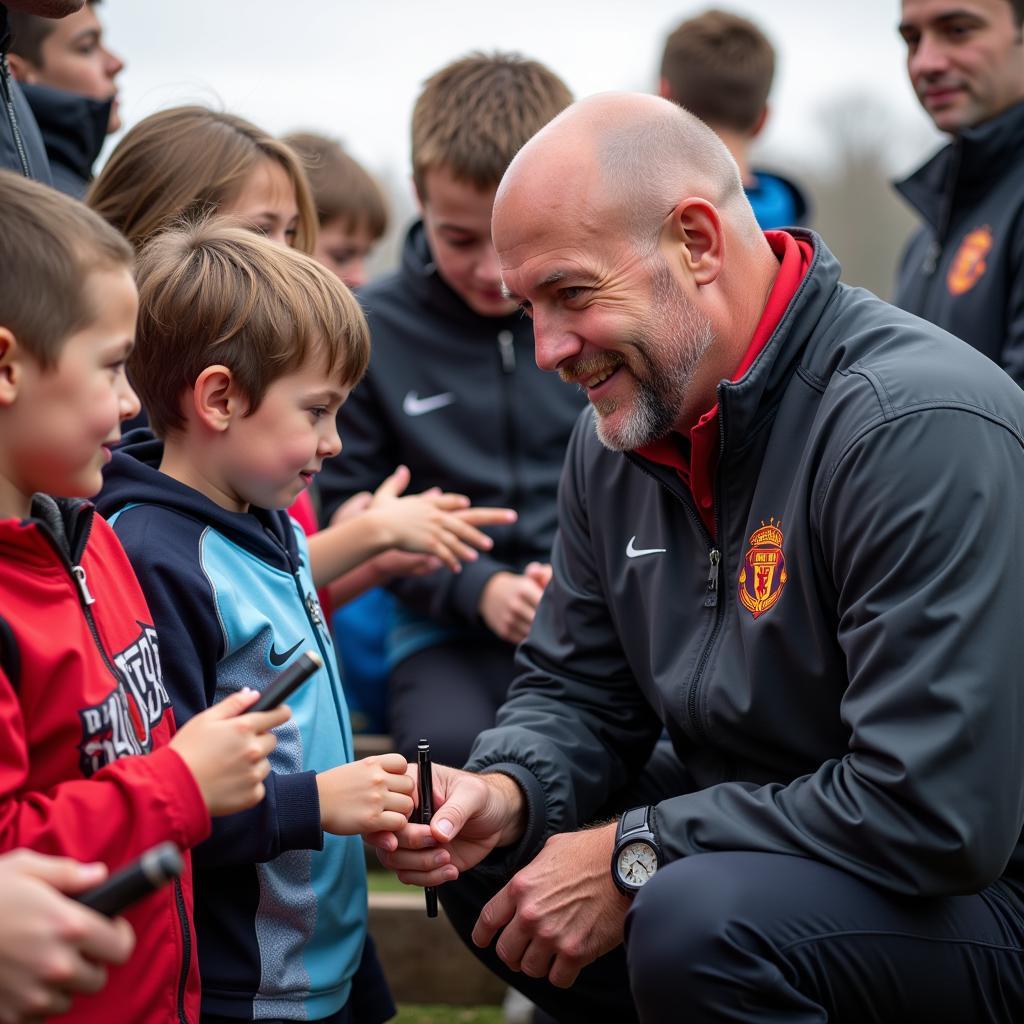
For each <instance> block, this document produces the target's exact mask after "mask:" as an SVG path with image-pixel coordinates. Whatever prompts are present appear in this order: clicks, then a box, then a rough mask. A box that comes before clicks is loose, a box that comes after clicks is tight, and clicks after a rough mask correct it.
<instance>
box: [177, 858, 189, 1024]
mask: <svg viewBox="0 0 1024 1024" xmlns="http://www.w3.org/2000/svg"><path fill="white" fill-rule="evenodd" d="M174 907H175V910H177V912H178V924H179V925H181V973H180V974H179V975H178V1024H188V1017H187V1016H186V1015H185V987H186V986H187V985H188V969H189V967H190V966H191V961H192V934H191V932H190V931H189V927H188V910H187V909H186V907H185V892H184V890H183V889H182V887H181V879H180V878H175V879H174Z"/></svg>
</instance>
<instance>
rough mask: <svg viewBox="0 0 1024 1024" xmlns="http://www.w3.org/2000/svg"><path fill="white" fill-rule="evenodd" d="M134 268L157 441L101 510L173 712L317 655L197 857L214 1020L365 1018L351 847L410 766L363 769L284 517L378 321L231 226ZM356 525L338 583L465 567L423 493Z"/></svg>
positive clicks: (340, 561)
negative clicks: (394, 550) (135, 587)
mask: <svg viewBox="0 0 1024 1024" xmlns="http://www.w3.org/2000/svg"><path fill="white" fill-rule="evenodd" d="M138 277H139V292H140V312H139V326H138V345H137V348H136V350H135V351H134V352H133V353H132V356H131V359H130V361H129V369H130V371H131V374H132V380H133V382H134V383H135V385H136V387H137V388H138V390H139V394H140V396H141V398H142V400H143V402H144V403H145V406H146V408H147V410H148V411H149V416H150V423H151V425H152V428H153V431H154V433H155V434H156V435H157V438H159V440H157V439H147V440H144V441H141V442H139V443H137V444H129V445H128V446H126V447H125V448H123V449H122V450H120V451H118V452H117V453H116V454H115V455H114V458H113V461H112V463H111V465H110V467H109V470H108V473H107V480H106V487H105V489H104V493H103V496H102V498H101V508H102V509H103V511H104V512H105V513H107V514H109V515H110V517H111V523H112V525H113V527H114V529H115V531H116V532H117V534H118V536H119V537H120V538H121V540H122V542H123V544H124V545H125V548H126V550H127V551H128V554H129V557H130V558H131V559H132V562H133V564H134V566H135V569H136V572H137V573H138V575H139V578H140V580H141V582H142V586H143V589H144V591H145V592H146V595H147V598H148V599H149V602H150V606H151V607H152V609H153V613H154V616H155V620H156V623H157V627H158V629H159V630H160V631H161V634H162V636H164V638H165V639H164V646H165V649H166V650H167V651H168V654H167V657H166V659H165V661H166V668H167V673H166V675H167V680H168V689H169V692H170V695H171V700H172V701H173V704H174V707H175V709H176V711H177V713H178V714H179V716H180V717H182V718H185V719H187V718H188V717H189V716H190V715H192V714H195V713H197V712H198V711H201V710H202V709H203V708H205V707H207V706H209V705H210V704H212V703H213V702H214V701H215V700H219V699H222V698H223V696H224V695H225V694H230V693H233V692H234V691H235V690H237V689H238V688H239V687H241V686H243V685H250V686H253V687H255V688H256V689H258V690H263V689H265V688H266V686H267V685H268V684H269V683H270V682H271V681H272V680H273V679H274V678H275V676H276V675H277V674H278V672H279V671H280V670H281V668H282V667H283V666H285V665H287V664H289V663H291V662H292V661H293V660H294V659H295V658H296V657H297V656H299V654H300V653H301V652H302V651H303V650H305V649H307V648H313V649H314V650H318V651H319V653H320V656H321V657H322V659H323V667H322V668H321V669H320V670H319V672H317V673H316V674H315V675H314V676H313V678H312V679H311V680H310V681H309V682H308V683H307V684H305V685H304V686H303V687H302V688H301V689H300V690H299V691H297V692H296V694H295V695H294V696H293V697H292V698H290V700H289V704H290V706H291V708H292V711H293V715H294V717H293V719H292V721H291V723H290V724H289V725H288V726H287V727H286V728H285V729H283V730H281V731H280V733H279V745H278V748H277V750H276V752H275V754H274V756H273V758H272V759H271V765H272V768H273V770H272V772H271V774H270V775H269V776H268V778H267V787H266V788H267V795H266V798H265V799H264V800H263V802H262V803H261V804H260V805H259V806H258V807H256V808H254V809H253V810H251V811H249V812H247V813H245V814H239V815H234V816H232V817H231V818H226V819H224V820H223V821H222V822H218V823H217V826H216V827H215V829H214V833H213V836H212V838H211V839H210V840H209V841H208V842H207V843H205V844H204V845H203V847H202V848H201V849H200V850H199V851H197V857H196V863H197V871H196V924H197V931H198V933H199V958H200V972H201V975H202V980H203V1016H204V1021H211V1022H213V1021H220V1020H237V1019H243V1020H253V1019H255V1020H261V1019H274V1020H323V1021H331V1022H334V1021H338V1022H342V1021H348V1020H351V1019H352V1017H351V1015H352V1012H353V1010H352V1006H353V1005H354V1003H355V1002H356V1001H358V1002H360V1003H361V1004H363V1011H362V1015H361V1016H360V1018H359V1019H360V1021H364V1020H365V1021H368V1022H370V1024H372V1022H375V1021H380V1020H384V1019H386V1018H387V1017H388V1016H389V1015H390V1013H391V1012H392V1007H391V1002H390V997H389V996H388V993H387V989H386V985H385V984H384V982H383V979H382V978H381V977H380V975H379V971H378V970H377V969H376V962H375V960H374V958H373V955H372V949H370V948H369V947H367V948H365V949H364V939H365V936H366V880H365V866H364V862H363V851H362V844H361V842H360V841H359V838H358V837H359V836H360V835H361V834H363V833H367V832H373V831H376V830H378V829H384V830H395V829H397V828H398V827H400V826H401V825H402V824H404V822H405V820H406V817H407V815H408V814H409V813H410V812H411V810H412V807H413V802H412V799H411V797H410V793H411V791H412V782H411V779H410V778H409V777H408V776H407V775H406V774H405V768H406V761H405V759H404V758H403V757H401V756H399V755H398V754H388V755H384V756H381V757H370V758H365V759H364V760H361V761H356V762H353V761H352V736H351V729H350V726H349V717H348V711H347V709H346V704H345V696H344V693H343V692H342V688H341V681H340V678H339V673H338V668H337V664H336V661H335V657H334V653H333V649H332V643H331V638H330V634H329V633H328V632H327V628H326V625H325V622H324V620H323V617H322V614H321V610H320V606H319V603H318V602H317V599H316V589H315V586H314V580H313V576H312V573H311V571H310V566H309V549H308V547H307V543H306V539H305V537H304V535H303V533H302V531H301V529H300V528H299V526H298V524H297V523H295V522H294V521H293V520H292V519H290V518H289V516H288V515H287V513H286V512H284V511H282V510H283V509H285V508H287V507H288V506H289V505H291V504H292V502H293V501H294V500H295V497H296V496H297V495H298V494H299V492H300V491H301V490H302V489H304V488H305V487H307V486H309V484H310V483H311V482H312V481H313V479H314V478H315V476H316V474H317V473H318V471H319V470H320V467H321V464H322V463H323V460H324V459H326V458H328V457H330V456H332V455H336V454H337V453H338V452H339V451H340V449H341V442H340V440H339V437H338V434H337V430H336V427H335V416H336V414H337V412H338V409H339V407H340V406H341V404H342V403H343V402H344V401H345V399H346V397H347V396H348V393H349V391H350V389H351V388H352V387H353V386H354V385H355V384H356V383H357V382H358V381H359V379H360V377H361V376H362V374H363V371H364V369H365V367H366V363H367V360H368V358H369V333H368V331H367V328H366V322H365V320H364V318H363V315H362V313H361V312H360V309H359V306H358V304H357V303H356V302H355V300H354V299H353V298H352V295H351V293H350V292H349V291H348V289H347V288H346V287H345V286H344V285H343V284H342V283H341V282H340V281H338V280H337V278H336V277H334V276H333V275H332V274H331V273H329V272H328V271H327V270H326V269H325V268H323V267H322V266H321V265H320V264H319V263H317V262H316V261H315V260H313V259H312V258H311V257H309V256H306V255H304V254H303V253H300V252H297V251H295V250H293V249H288V248H285V247H282V246H278V245H274V244H273V243H272V242H271V241H269V240H268V239H266V238H263V237H260V236H259V235H257V234H254V233H253V232H251V231H246V230H244V229H242V228H237V227H233V226H231V225H230V224H225V223H224V222H223V221H221V222H220V223H219V224H218V223H215V222H208V223H206V224H201V225H198V226H195V227H188V228H183V229H178V230H172V231H168V232H165V233H163V234H161V235H158V236H157V237H156V238H154V239H153V240H152V241H151V242H150V243H148V245H147V246H146V247H145V248H144V249H143V251H142V253H141V255H140V258H139V275H138ZM347 529H348V531H349V536H348V546H347V552H345V557H344V558H343V557H342V552H341V550H340V549H341V547H342V545H340V544H339V540H338V538H339V537H340V536H341V534H340V532H339V531H340V530H341V527H338V528H336V529H335V530H334V531H332V537H331V539H330V544H331V547H332V551H333V552H334V557H335V560H336V565H335V566H334V571H335V572H336V573H340V572H344V571H346V570H347V569H348V568H351V567H352V566H353V565H355V564H356V563H358V562H359V561H361V560H363V559H365V558H367V557H370V556H372V555H374V554H376V553H377V552H379V551H382V550H384V549H386V548H388V547H392V546H395V545H398V546H401V547H404V548H407V549H411V550H416V551H433V550H434V549H435V545H436V544H437V543H441V544H443V545H444V546H445V548H446V550H447V551H448V552H449V557H451V554H450V553H451V552H460V551H461V549H462V547H464V544H463V543H462V540H461V539H460V537H463V536H464V537H471V536H472V534H474V533H475V531H473V530H471V529H470V530H469V533H468V534H467V533H466V532H465V529H466V527H465V524H464V523H463V522H462V521H461V520H460V519H459V518H458V515H457V514H456V513H451V512H447V511H445V510H444V509H442V508H439V507H438V506H437V505H436V504H434V503H433V502H432V500H431V498H430V497H429V496H423V497H422V498H420V497H417V498H406V499H400V498H397V497H394V498H391V499H390V500H379V501H375V503H374V505H373V507H371V508H370V509H369V510H368V511H366V512H365V513H364V514H363V515H362V516H360V517H359V520H358V521H355V522H353V523H352V524H349V525H348V526H347ZM322 536H323V535H322V534H321V535H318V536H317V537H313V538H311V539H310V542H309V543H310V545H313V544H315V543H317V542H318V539H319V538H320V537H322ZM481 538H482V535H481ZM482 539H486V538H482ZM455 557H459V555H456V556H455ZM367 985H369V988H370V989H372V991H371V992H370V995H369V998H368V997H367V992H366V989H367ZM367 1003H369V1005H368V1006H367V1005H366V1004H367Z"/></svg>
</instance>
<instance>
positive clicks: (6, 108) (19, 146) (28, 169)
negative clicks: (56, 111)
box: [0, 4, 52, 185]
mask: <svg viewBox="0 0 1024 1024" xmlns="http://www.w3.org/2000/svg"><path fill="white" fill-rule="evenodd" d="M10 38H11V33H10V28H9V26H8V22H7V8H6V7H5V6H4V5H3V4H0V170H5V171H15V172H16V173H18V174H23V175H24V176H25V177H26V178H34V179H35V180H36V181H41V182H42V183H43V184H44V185H50V184H52V182H51V180H50V165H49V164H48V163H47V160H46V151H45V150H44V149H43V140H42V137H41V136H40V134H39V129H38V127H36V122H35V119H34V118H33V117H32V111H31V110H29V108H28V104H27V103H26V102H25V97H24V96H23V95H22V93H21V88H20V87H19V86H18V83H17V82H15V81H14V78H13V77H12V76H11V70H10V68H9V67H8V66H7V47H8V44H9V43H10Z"/></svg>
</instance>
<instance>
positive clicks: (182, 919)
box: [43, 520, 192, 1024]
mask: <svg viewBox="0 0 1024 1024" xmlns="http://www.w3.org/2000/svg"><path fill="white" fill-rule="evenodd" d="M91 529H92V521H91V520H90V522H89V526H88V527H87V528H86V531H85V535H84V537H82V538H81V542H80V543H76V544H75V548H74V554H75V555H76V557H80V555H81V553H82V552H84V551H85V545H86V543H87V542H88V539H89V533H90V531H91ZM43 534H44V536H46V537H47V539H49V540H50V545H51V547H52V548H53V549H54V551H56V552H57V555H58V556H59V557H60V559H61V561H62V562H63V563H64V566H65V568H66V569H67V570H68V572H69V573H70V575H71V578H72V579H73V580H74V581H75V588H76V589H77V590H78V598H79V602H80V603H81V605H82V614H83V615H84V616H85V621H86V623H88V626H89V632H90V633H91V634H92V639H93V643H94V644H95V645H96V649H97V650H98V651H99V653H100V657H101V658H102V659H103V664H104V665H106V667H107V670H108V671H109V672H110V674H111V675H112V676H113V677H114V679H115V680H116V681H117V685H118V686H121V685H122V684H123V680H122V679H121V676H120V674H119V673H118V671H117V669H116V668H115V667H114V663H113V662H112V661H111V660H110V655H109V654H107V650H106V648H105V647H104V646H103V641H102V640H101V639H100V632H99V628H98V627H97V625H96V619H95V618H94V616H93V614H92V607H91V606H92V605H94V604H95V603H96V598H95V597H93V595H92V592H91V591H90V590H89V580H88V578H87V577H86V573H85V569H84V568H83V567H82V566H81V565H79V564H78V563H77V562H72V560H71V558H70V557H69V556H68V555H67V554H66V553H65V552H64V551H62V550H61V548H60V545H59V544H57V543H56V541H55V540H53V539H52V538H50V535H49V531H48V530H44V531H43ZM174 901H175V908H176V910H177V914H178V924H179V925H180V927H181V947H182V961H181V973H180V974H179V976H178V1022H179V1024H189V1022H188V1017H187V1016H186V1014H185V988H186V985H187V984H188V970H189V966H190V961H191V959H192V939H191V936H190V935H189V928H188V912H187V910H186V908H185V895H184V893H183V891H182V888H181V880H180V879H177V878H176V879H175V880H174Z"/></svg>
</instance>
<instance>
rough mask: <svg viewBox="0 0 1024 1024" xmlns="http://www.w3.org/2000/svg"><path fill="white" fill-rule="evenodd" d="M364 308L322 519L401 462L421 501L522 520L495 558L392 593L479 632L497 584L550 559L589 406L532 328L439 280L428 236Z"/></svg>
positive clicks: (420, 235)
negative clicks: (548, 366)
mask: <svg viewBox="0 0 1024 1024" xmlns="http://www.w3.org/2000/svg"><path fill="white" fill-rule="evenodd" d="M359 299H360V302H361V303H362V306H363V309H364V311H365V313H366V317H367V320H368V321H369V324H370V331H371V333H372V336H373V354H372V356H371V359H370V368H369V370H368V371H367V374H366V377H365V378H364V379H363V381H362V382H361V383H360V384H359V385H358V386H357V387H356V388H355V390H354V391H353V392H352V395H351V396H350V397H349V399H348V401H347V402H346V403H345V405H344V406H342V409H341V412H340V413H339V415H338V429H339V432H340V433H341V438H342V442H343V443H344V446H345V447H344V451H343V453H342V455H341V456H340V458H337V459H332V460H330V461H329V462H328V463H325V465H324V468H323V470H322V472H321V473H320V477H319V486H320V493H321V496H322V499H323V507H324V515H325V517H327V518H329V517H330V515H331V514H332V513H333V512H334V510H335V509H336V508H337V507H338V505H339V504H340V503H341V502H342V501H343V500H345V498H347V497H349V496H351V495H352V494H355V493H357V492H358V491H364V490H373V489H374V488H375V487H377V485H378V484H380V482H381V481H382V480H383V479H384V477H385V476H387V475H388V473H390V472H391V471H392V470H393V469H394V468H395V466H396V465H398V464H399V463H405V464H406V465H407V466H408V467H409V469H410V471H411V473H412V482H411V483H410V486H409V491H408V493H410V494H414V493H417V492H419V491H422V490H425V489H427V488H428V487H433V486H435V485H436V486H438V487H441V488H443V489H444V490H448V491H458V492H460V493H462V494H467V495H468V496H469V497H470V498H471V499H472V501H473V503H474V504H476V505H499V506H510V507H512V508H514V509H516V510H517V511H518V513H519V519H518V521H517V522H516V523H515V524H513V525H511V526H507V527H494V528H489V529H488V531H487V532H488V533H489V534H490V535H491V536H492V537H493V538H494V548H493V549H492V550H491V551H490V552H488V553H486V554H485V553H481V554H480V557H479V559H478V560H477V561H475V562H467V563H466V564H464V566H463V569H462V572H461V573H458V574H455V573H452V572H449V571H448V570H447V569H442V570H439V571H438V572H435V573H432V574H430V575H429V576H424V577H418V578H416V579H403V580H397V581H396V582H395V583H394V584H393V587H392V589H394V591H395V592H396V593H397V594H398V596H399V597H400V598H401V599H402V600H403V601H404V602H405V603H406V604H407V605H408V606H409V607H411V608H413V609H414V610H416V611H417V612H419V613H421V614H424V615H428V616H429V617H431V618H433V619H435V620H436V621H439V622H443V623H446V624H449V625H458V624H461V625H466V624H471V625H474V626H476V625H480V622H481V620H480V618H479V614H478V612H477V605H478V603H479V600H480V592H481V591H482V590H483V588H484V585H485V584H486V582H487V581H488V580H489V579H490V578H491V576H493V575H494V573H496V572H499V571H502V570H508V571H512V572H521V571H522V570H523V568H524V567H525V566H526V565H527V563H529V562H531V561H534V560H537V561H541V562H546V561H548V559H549V558H550V552H551V541H552V538H553V536H554V532H555V521H556V510H555V496H556V492H557V489H558V478H559V474H560V472H561V467H562V458H563V456H564V453H565V446H566V444H567V443H568V440H569V435H570V433H571V431H572V426H573V423H574V422H575V420H576V417H577V415H578V414H579V411H580V409H581V408H582V407H583V405H584V404H585V399H584V397H583V395H582V393H580V392H579V391H576V390H574V389H572V388H567V387H566V386H565V385H564V384H563V383H562V382H561V381H560V380H559V379H558V378H557V377H556V376H553V375H552V374H547V373H543V372H542V371H541V370H539V369H538V368H537V365H536V363H535V362H534V358H533V327H532V325H531V323H530V321H529V320H528V319H526V318H525V317H523V316H522V315H521V314H519V313H516V314H514V315H512V316H507V317H496V318H491V317H482V316H479V315H478V314H477V313H474V312H473V311H472V310H471V309H470V308H469V307H468V306H467V305H466V304H465V303H464V302H463V301H462V299H460V298H459V297H458V295H456V294H455V292H453V291H452V290H451V289H450V288H449V287H448V285H447V284H445V283H444V281H442V280H441V278H440V276H439V275H438V273H437V270H436V269H435V267H434V263H433V261H432V258H431V255H430V250H429V248H428V247H427V240H426V237H425V234H424V231H423V225H422V224H415V225H413V227H412V229H411V230H410V232H409V235H408V237H407V238H406V242H405V248H404V252H403V256H402V266H401V268H400V269H399V270H398V271H396V272H395V273H394V274H391V275H389V276H388V277H385V278H383V279H382V280H380V281H377V282H374V283H373V284H371V285H369V286H368V287H366V288H364V289H362V291H361V292H360V295H359Z"/></svg>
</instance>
